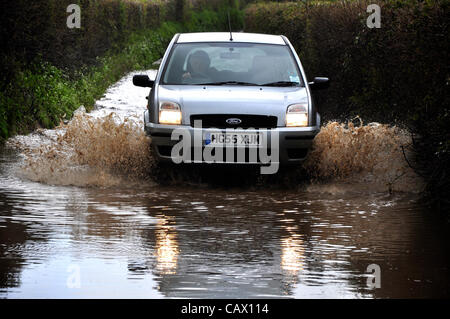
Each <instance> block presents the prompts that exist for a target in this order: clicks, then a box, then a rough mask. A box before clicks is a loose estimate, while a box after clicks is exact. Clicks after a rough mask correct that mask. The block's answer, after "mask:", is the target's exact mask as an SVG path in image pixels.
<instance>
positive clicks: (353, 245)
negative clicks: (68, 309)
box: [0, 153, 449, 298]
mask: <svg viewBox="0 0 450 319" xmlns="http://www.w3.org/2000/svg"><path fill="white" fill-rule="evenodd" d="M3 154H4V155H3V162H5V161H7V162H8V161H12V160H13V155H5V153H3ZM1 185H2V186H1V187H0V194H1V196H0V205H1V211H2V214H1V217H0V229H1V232H0V234H1V246H0V249H1V250H0V253H1V258H0V274H1V277H0V278H1V283H0V296H1V297H8V298H22V297H31V298H43V297H57V298H59V297H70V298H81V297H85V298H91V297H134V298H161V297H188V298H195V297H199V298H227V297H230V298H251V297H254V298H264V297H277V298H284V297H291V298H311V297H312V298H322V297H326V298H373V297H384V298H396V297H436V296H437V297H445V296H447V297H448V295H449V290H448V288H449V287H448V282H449V281H448V273H449V272H448V249H447V246H446V245H447V240H448V233H447V232H446V230H447V228H446V227H447V226H445V225H443V224H440V223H438V222H436V220H433V218H431V217H430V214H429V212H426V211H424V209H423V208H422V207H421V206H420V204H419V203H418V202H417V200H416V199H415V196H412V195H408V194H403V195H402V194H397V195H389V194H383V193H379V194H370V195H368V194H364V195H361V196H356V195H355V194H350V195H345V194H339V195H330V194H323V193H320V192H311V191H309V192H304V191H302V190H297V191H294V190H291V191H285V190H270V191H269V190H259V191H251V190H246V189H208V188H202V189H197V190H194V189H187V188H184V187H155V186H152V185H142V186H141V187H140V188H139V189H136V188H134V187H126V186H122V187H120V188H106V189H101V188H77V187H61V186H48V185H47V186H45V185H42V184H38V183H32V182H27V181H23V180H20V179H17V178H16V177H14V176H11V175H8V173H7V172H3V173H2V175H1ZM370 264H378V265H379V266H380V267H381V271H382V275H381V279H382V282H381V288H380V289H375V290H372V289H369V288H368V287H367V285H366V281H367V275H368V273H367V272H366V269H367V266H368V265H370ZM74 265H75V266H76V267H78V268H79V270H80V283H81V285H80V288H70V287H68V286H67V280H68V276H69V275H71V273H70V272H68V269H70V267H71V266H72V267H73V266H74Z"/></svg>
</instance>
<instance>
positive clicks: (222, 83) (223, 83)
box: [197, 81, 258, 86]
mask: <svg viewBox="0 0 450 319" xmlns="http://www.w3.org/2000/svg"><path fill="white" fill-rule="evenodd" d="M197 85H251V86H258V84H255V83H249V82H239V81H224V82H210V83H199V84H197Z"/></svg>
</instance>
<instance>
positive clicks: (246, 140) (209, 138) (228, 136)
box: [205, 133, 261, 146]
mask: <svg viewBox="0 0 450 319" xmlns="http://www.w3.org/2000/svg"><path fill="white" fill-rule="evenodd" d="M223 144H228V145H230V144H231V145H255V146H259V145H261V134H259V133H206V134H205V145H223Z"/></svg>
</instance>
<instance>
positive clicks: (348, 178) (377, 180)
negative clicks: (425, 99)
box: [304, 118, 423, 194]
mask: <svg viewBox="0 0 450 319" xmlns="http://www.w3.org/2000/svg"><path fill="white" fill-rule="evenodd" d="M358 119H359V120H360V123H359V125H358V126H356V125H354V123H353V122H352V121H349V122H348V123H339V122H329V123H327V124H326V125H325V126H324V127H323V128H322V129H321V131H320V133H319V134H318V135H317V136H316V138H315V139H314V145H313V149H312V150H311V152H310V153H309V155H308V158H307V160H306V162H305V164H304V167H305V168H306V170H307V171H308V173H309V175H310V176H311V178H312V180H313V182H316V183H313V185H312V186H311V187H310V189H311V190H314V191H317V190H321V191H324V192H329V193H332V194H336V193H340V192H347V191H348V189H349V188H351V189H358V190H359V191H365V190H367V191H386V190H387V191H389V192H393V191H405V192H420V191H421V189H422V187H423V183H422V181H421V180H420V178H419V176H418V175H417V174H415V173H414V171H413V169H412V168H411V167H410V166H409V165H408V161H407V160H406V158H408V157H411V156H412V150H411V145H412V141H411V135H410V133H409V132H408V131H407V130H404V129H400V128H399V127H396V126H389V125H386V124H379V123H369V124H367V125H364V124H363V121H362V120H361V119H360V118H358ZM319 181H326V183H323V182H322V183H320V182H319ZM318 182H319V183H318Z"/></svg>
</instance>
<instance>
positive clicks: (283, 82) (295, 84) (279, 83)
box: [261, 81, 300, 86]
mask: <svg viewBox="0 0 450 319" xmlns="http://www.w3.org/2000/svg"><path fill="white" fill-rule="evenodd" d="M298 85H300V83H298V82H291V81H277V82H271V83H266V84H261V86H298Z"/></svg>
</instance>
